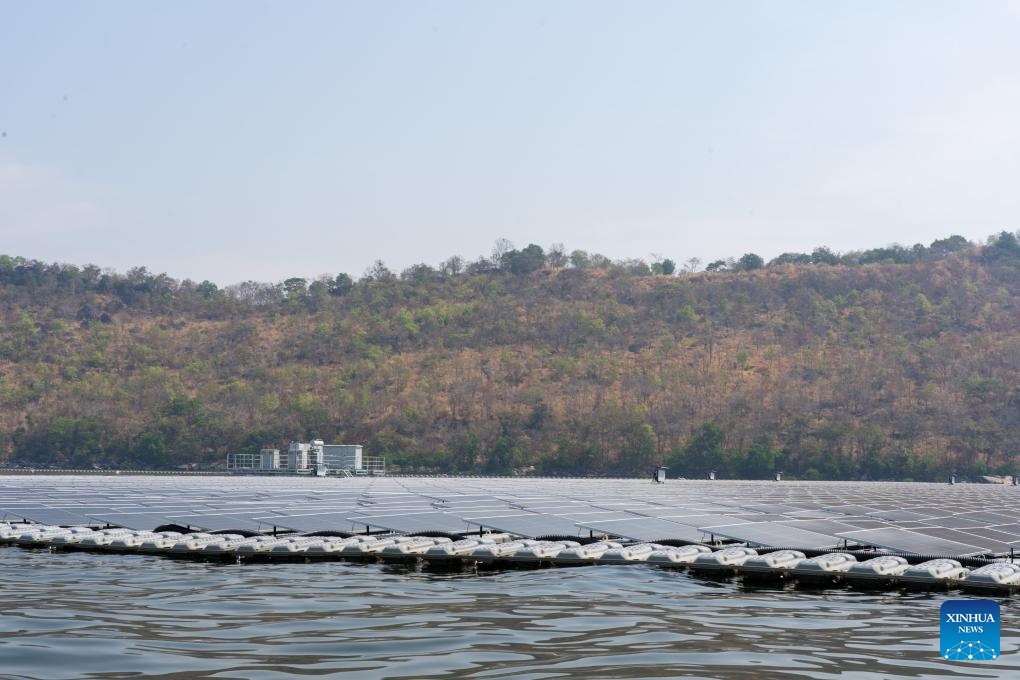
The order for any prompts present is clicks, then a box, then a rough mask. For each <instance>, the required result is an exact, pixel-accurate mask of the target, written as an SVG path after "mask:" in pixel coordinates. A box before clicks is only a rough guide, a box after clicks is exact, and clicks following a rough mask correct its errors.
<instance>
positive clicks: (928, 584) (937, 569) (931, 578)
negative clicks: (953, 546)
mask: <svg viewBox="0 0 1020 680" xmlns="http://www.w3.org/2000/svg"><path fill="white" fill-rule="evenodd" d="M969 573H970V569H968V568H967V567H964V566H962V565H961V564H960V563H959V562H957V561H956V560H951V559H949V558H946V557H940V558H937V559H934V560H928V561H927V562H922V563H920V564H914V565H911V566H909V567H907V568H906V569H904V570H903V573H902V574H900V576H899V578H898V579H897V582H898V583H899V584H900V585H903V586H907V587H912V586H913V587H924V588H949V587H952V586H955V585H956V583H957V582H959V580H960V579H962V578H963V577H965V576H966V575H967V574H969Z"/></svg>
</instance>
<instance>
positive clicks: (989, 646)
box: [939, 600, 999, 661]
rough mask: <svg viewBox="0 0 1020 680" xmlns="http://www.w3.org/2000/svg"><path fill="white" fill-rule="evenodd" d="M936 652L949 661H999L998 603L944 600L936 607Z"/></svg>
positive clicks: (990, 601) (991, 601)
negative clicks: (937, 648)
mask: <svg viewBox="0 0 1020 680" xmlns="http://www.w3.org/2000/svg"><path fill="white" fill-rule="evenodd" d="M939 620H940V624H939V651H940V652H941V655H942V658H943V659H948V660H949V661H991V660H992V659H997V658H999V603H998V602H995V601H993V600H946V601H945V602H943V603H942V606H941V607H940V608H939Z"/></svg>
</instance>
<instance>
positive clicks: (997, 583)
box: [960, 562, 1020, 592]
mask: <svg viewBox="0 0 1020 680" xmlns="http://www.w3.org/2000/svg"><path fill="white" fill-rule="evenodd" d="M1017 587H1020V565H1016V564H1012V563H1010V562H996V563H994V564H986V565H985V566H983V567H978V568H977V569H975V570H974V571H972V572H970V573H969V574H967V576H966V577H965V578H964V579H963V580H962V581H960V588H961V589H962V590H964V591H987V590H993V591H1005V592H1011V591H1013V590H1015V589H1016V588H1017Z"/></svg>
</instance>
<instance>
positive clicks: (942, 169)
mask: <svg viewBox="0 0 1020 680" xmlns="http://www.w3.org/2000/svg"><path fill="white" fill-rule="evenodd" d="M1018 35H1020V0H1014V1H999V0H982V1H981V2H971V1H969V0H966V1H965V0H961V1H958V2H941V1H938V0H922V1H914V0H881V1H871V0H859V1H857V2H852V3H851V2H842V3H840V2H816V1H814V0H811V1H804V2H801V1H795V0H769V1H764V0H755V1H750V0H748V1H736V0H712V1H705V2H695V1H688V2H681V1H679V0H676V1H669V2H653V1H647V0H645V1H637V2H627V3H621V2H603V1H599V0H585V1H583V2H582V1H580V0H578V1H567V0H561V1H553V0H540V1H535V0H516V1H515V2H478V1H475V0H471V1H463V2H461V1H455V0H449V1H444V2H429V1H418V0H416V1H413V2H412V1H404V2H397V1H380V2H344V1H341V0H329V1H323V2H316V1H312V0H302V1H300V2H282V1H281V2H257V1H244V2H240V1H231V0H218V1H217V2H207V1H205V0H202V1H188V0H176V1H175V2H172V3H154V2H144V3H139V2H128V1H126V0H123V1H114V0H97V1H95V2H63V1H61V2H52V1H49V0H38V1H33V2H22V1H21V0H0V253H2V254H7V255H12V256H22V257H26V258H29V259H37V260H42V261H44V262H62V263H69V264H77V265H84V264H95V265H97V266H100V267H102V268H111V269H114V270H116V271H119V272H122V273H123V272H126V271H127V270H128V269H130V268H132V267H140V266H144V267H146V268H147V269H148V270H149V271H150V272H152V273H166V274H168V275H169V276H171V277H173V278H175V279H178V280H183V279H192V280H194V281H201V280H211V281H213V282H215V283H217V284H219V285H229V284H232V283H237V282H241V281H248V280H254V281H261V282H279V281H282V280H284V279H286V278H289V277H294V276H297V277H305V278H309V279H312V278H315V277H318V276H320V275H324V274H325V275H330V276H332V275H335V274H337V273H340V272H346V273H348V274H350V275H352V276H353V277H355V278H358V277H359V276H361V275H362V274H364V272H365V271H366V270H367V269H368V268H369V267H370V266H372V264H373V263H374V262H375V261H376V260H382V261H383V262H384V263H385V264H386V265H387V266H388V267H389V268H390V269H392V270H394V271H397V272H399V271H401V270H402V269H404V268H407V267H410V266H411V265H413V264H417V263H426V264H430V265H433V266H436V265H438V264H439V263H440V262H442V261H443V260H445V259H447V258H448V257H450V256H452V255H460V256H462V257H464V258H465V259H466V260H468V261H471V260H474V259H477V258H478V257H480V256H486V255H489V254H490V253H491V252H492V249H493V245H494V244H495V242H496V241H497V239H502V238H505V239H508V240H509V241H510V242H512V243H513V244H514V245H515V246H516V247H518V248H523V247H525V246H527V245H528V244H529V243H536V244H538V245H540V246H542V247H543V248H548V247H549V246H550V245H552V244H556V243H562V244H563V245H564V246H565V247H566V250H567V251H568V252H569V251H571V250H574V249H582V250H586V251H588V252H592V253H601V254H603V255H606V256H607V257H609V258H610V259H613V260H617V259H625V258H642V259H645V260H649V261H650V260H652V259H656V258H658V257H669V258H672V259H673V260H675V261H677V262H685V261H687V260H688V259H689V258H693V257H697V258H699V259H700V260H701V261H702V262H710V261H712V260H716V259H724V258H727V257H740V256H741V255H743V254H744V253H748V252H754V253H757V254H759V255H761V256H762V257H764V258H765V259H766V260H768V259H771V258H772V257H775V256H776V255H779V254H780V253H783V252H810V251H811V250H813V249H814V248H816V247H818V246H823V245H824V246H828V247H830V248H831V249H833V250H834V251H836V252H846V251H850V250H861V249H867V248H875V247H883V246H887V245H891V244H894V243H896V244H901V245H906V246H910V245H913V244H914V243H923V244H926V245H927V244H929V243H931V241H933V240H935V239H938V238H944V237H946V236H949V235H951V234H960V235H962V236H965V237H966V238H968V239H969V240H972V241H975V242H983V241H984V240H985V239H986V238H987V237H988V236H989V235H992V234H996V233H998V232H1000V231H1003V230H1008V231H1016V230H1017V229H1020V181H1018V180H1020V124H1018V122H1017V121H1020V40H1018V39H1017V36H1018Z"/></svg>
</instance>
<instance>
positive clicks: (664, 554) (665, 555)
mask: <svg viewBox="0 0 1020 680" xmlns="http://www.w3.org/2000/svg"><path fill="white" fill-rule="evenodd" d="M710 552H712V549H711V548H709V547H708V546H706V545H683V546H680V547H677V548H665V549H663V550H654V551H652V554H650V555H649V556H648V559H647V560H645V562H648V563H649V564H658V565H660V566H666V567H679V566H684V565H688V564H690V563H691V562H693V561H694V560H696V559H697V558H698V556H699V555H705V554H708V553H710Z"/></svg>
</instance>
